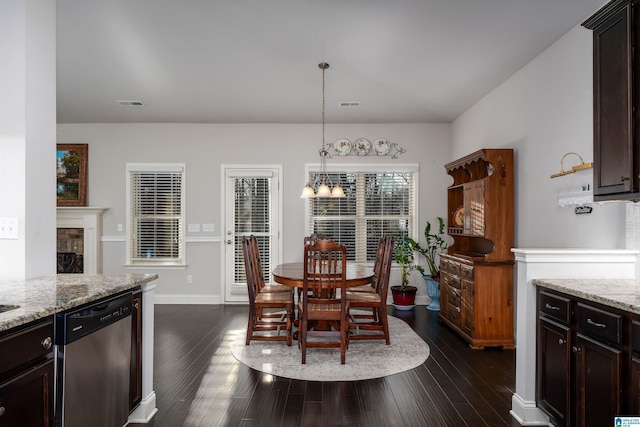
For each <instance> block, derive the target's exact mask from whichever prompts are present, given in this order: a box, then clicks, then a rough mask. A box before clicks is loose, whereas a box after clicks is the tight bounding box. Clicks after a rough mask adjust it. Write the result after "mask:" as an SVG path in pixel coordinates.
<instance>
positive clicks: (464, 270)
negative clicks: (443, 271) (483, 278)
mask: <svg viewBox="0 0 640 427" xmlns="http://www.w3.org/2000/svg"><path fill="white" fill-rule="evenodd" d="M460 275H461V276H462V278H463V279H467V280H473V264H471V265H469V264H460Z"/></svg>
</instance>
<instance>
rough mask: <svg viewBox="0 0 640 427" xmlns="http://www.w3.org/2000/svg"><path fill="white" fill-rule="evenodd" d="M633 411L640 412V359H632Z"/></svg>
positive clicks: (634, 412) (633, 412)
mask: <svg viewBox="0 0 640 427" xmlns="http://www.w3.org/2000/svg"><path fill="white" fill-rule="evenodd" d="M631 413H632V414H640V359H639V358H637V357H634V358H632V359H631Z"/></svg>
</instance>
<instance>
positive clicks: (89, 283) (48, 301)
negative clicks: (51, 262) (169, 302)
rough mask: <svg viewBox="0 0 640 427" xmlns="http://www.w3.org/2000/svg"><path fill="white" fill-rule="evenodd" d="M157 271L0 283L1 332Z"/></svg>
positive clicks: (118, 289) (125, 287)
mask: <svg viewBox="0 0 640 427" xmlns="http://www.w3.org/2000/svg"><path fill="white" fill-rule="evenodd" d="M157 278H158V276H157V275H156V274H56V275H53V276H47V277H42V278H38V279H30V280H22V281H10V282H0V305H14V306H18V308H15V309H13V310H8V311H5V312H3V313H0V332H2V331H5V330H8V329H11V328H14V327H16V326H20V325H23V324H26V323H29V322H32V321H34V320H38V319H41V318H44V317H46V316H49V315H51V314H54V313H59V312H61V311H65V310H68V309H70V308H74V307H77V306H80V305H82V304H85V303H88V302H91V301H95V300H98V299H100V298H104V297H108V296H110V295H114V294H117V293H119V292H124V291H127V290H129V289H133V288H137V287H139V286H141V285H144V284H146V283H149V282H151V281H153V280H156V279H157Z"/></svg>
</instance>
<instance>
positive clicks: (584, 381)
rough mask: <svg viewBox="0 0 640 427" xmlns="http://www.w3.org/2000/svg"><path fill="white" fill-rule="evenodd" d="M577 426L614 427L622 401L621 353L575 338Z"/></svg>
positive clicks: (583, 337)
mask: <svg viewBox="0 0 640 427" xmlns="http://www.w3.org/2000/svg"><path fill="white" fill-rule="evenodd" d="M574 351H575V352H576V390H575V394H576V397H575V399H576V423H575V425H577V426H593V427H599V426H606V425H612V423H613V419H614V417H615V416H616V415H619V414H620V410H621V408H620V406H621V402H622V396H621V384H622V352H621V351H619V350H616V349H615V348H613V347H610V346H608V345H605V344H602V343H600V342H598V341H595V340H592V339H591V338H588V337H586V336H584V335H581V334H577V335H576V343H575V348H574Z"/></svg>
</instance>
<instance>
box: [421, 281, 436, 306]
mask: <svg viewBox="0 0 640 427" xmlns="http://www.w3.org/2000/svg"><path fill="white" fill-rule="evenodd" d="M422 277H423V278H424V281H425V282H426V283H427V295H428V296H429V297H430V298H431V304H429V305H428V306H427V310H431V311H440V283H438V282H436V281H435V280H434V279H433V277H431V275H430V274H425V275H424V276H422Z"/></svg>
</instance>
